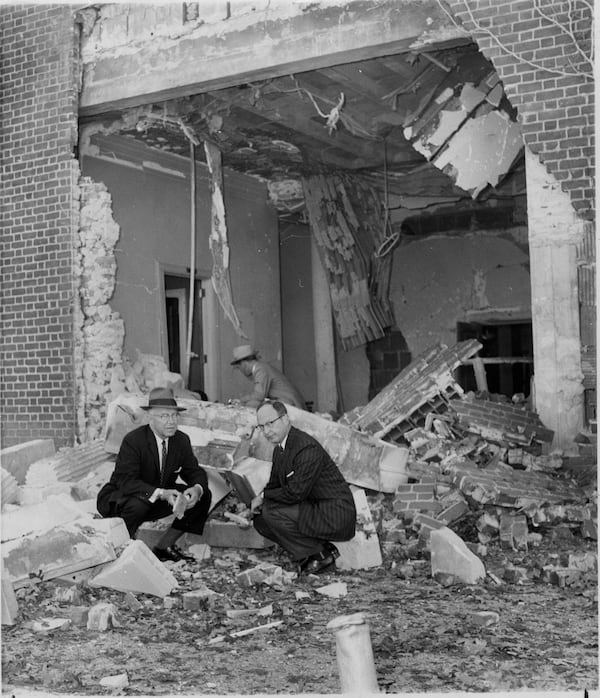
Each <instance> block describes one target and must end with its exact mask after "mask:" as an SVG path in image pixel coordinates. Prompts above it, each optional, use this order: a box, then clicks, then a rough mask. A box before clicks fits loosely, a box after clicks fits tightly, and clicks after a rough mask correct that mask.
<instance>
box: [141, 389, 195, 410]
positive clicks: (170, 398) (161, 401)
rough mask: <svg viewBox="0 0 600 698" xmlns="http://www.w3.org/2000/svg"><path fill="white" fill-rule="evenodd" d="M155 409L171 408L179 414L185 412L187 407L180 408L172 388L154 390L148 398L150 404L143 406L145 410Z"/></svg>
mask: <svg viewBox="0 0 600 698" xmlns="http://www.w3.org/2000/svg"><path fill="white" fill-rule="evenodd" d="M153 407H171V408H173V409H175V410H177V411H178V412H184V411H185V409H186V408H185V407H178V406H177V402H176V401H175V396H174V395H173V391H172V390H171V388H152V390H151V391H150V395H149V396H148V404H147V405H142V409H143V410H151V409H152V408H153Z"/></svg>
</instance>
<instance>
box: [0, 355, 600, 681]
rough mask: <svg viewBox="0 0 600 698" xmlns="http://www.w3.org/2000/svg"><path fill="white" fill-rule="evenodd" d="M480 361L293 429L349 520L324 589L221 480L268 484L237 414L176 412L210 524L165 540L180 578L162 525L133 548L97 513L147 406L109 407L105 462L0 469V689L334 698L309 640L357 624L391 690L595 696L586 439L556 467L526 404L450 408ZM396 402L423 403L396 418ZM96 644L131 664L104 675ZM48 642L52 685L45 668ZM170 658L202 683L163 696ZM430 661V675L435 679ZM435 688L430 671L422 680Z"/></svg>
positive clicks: (432, 368)
mask: <svg viewBox="0 0 600 698" xmlns="http://www.w3.org/2000/svg"><path fill="white" fill-rule="evenodd" d="M476 351H477V346H476V343H475V344H474V343H472V342H470V343H463V344H461V345H457V347H453V348H450V349H447V348H446V349H442V350H441V351H438V352H437V353H436V352H434V351H431V352H429V354H428V355H427V356H428V361H426V362H424V361H423V359H422V357H421V358H420V359H419V360H418V361H417V362H413V363H414V365H413V364H411V365H410V366H409V367H407V369H405V370H404V371H403V372H401V373H400V374H399V376H398V377H397V379H396V381H394V382H393V383H392V384H391V385H390V386H389V387H388V388H386V389H384V391H382V392H384V393H386V392H387V393H388V394H387V395H381V394H380V396H377V397H376V398H375V400H374V401H373V403H372V404H371V403H370V404H369V405H367V406H365V407H364V408H357V409H356V410H354V411H353V413H352V414H348V415H345V416H344V417H343V418H342V420H341V421H340V422H339V423H336V422H332V421H331V420H330V419H327V418H325V417H324V416H320V415H314V414H310V413H303V412H302V411H301V410H298V411H297V412H298V414H297V413H296V412H294V413H293V414H292V415H291V417H292V421H294V423H297V424H298V426H300V428H304V429H306V430H307V431H310V432H311V433H313V434H314V435H315V436H316V437H317V438H320V440H321V441H322V442H323V443H324V445H325V444H326V447H329V449H331V451H332V452H333V454H334V455H335V457H336V458H337V459H339V461H340V463H341V464H342V467H343V470H342V472H343V473H344V475H345V477H346V479H347V480H348V482H349V483H350V484H351V490H352V492H353V496H354V499H355V503H356V508H357V527H356V535H355V537H354V539H352V540H351V541H346V542H340V543H337V542H336V546H337V547H338V548H339V551H340V557H339V558H337V559H336V561H335V566H332V569H331V570H327V571H326V572H325V573H323V574H321V575H308V576H298V574H297V571H296V569H295V568H294V566H293V565H291V564H290V562H289V561H288V560H287V558H286V557H285V555H283V554H282V552H281V551H280V550H279V549H278V548H276V547H274V546H273V544H272V543H271V542H270V541H268V540H267V539H265V538H263V537H262V536H260V535H259V534H258V533H257V532H256V531H255V529H254V528H253V527H252V525H251V517H250V512H249V508H248V502H247V501H244V500H247V495H246V496H244V495H243V493H242V488H241V485H239V483H238V485H237V486H236V482H235V477H232V476H231V475H230V473H231V472H234V471H235V469H236V467H237V466H239V465H240V464H243V466H242V467H240V469H239V472H238V473H236V474H237V475H239V476H240V477H243V478H244V482H245V483H246V484H247V485H248V486H250V487H251V488H254V491H256V490H258V489H260V487H261V482H264V481H265V472H268V468H267V470H266V471H265V464H266V465H267V466H268V465H269V463H270V452H269V446H268V444H266V442H265V440H264V439H261V436H260V434H258V433H257V432H258V430H255V429H254V424H255V415H254V411H253V410H249V409H247V408H240V407H239V406H237V407H232V406H224V405H217V404H214V403H207V402H201V401H199V400H194V399H193V398H192V397H191V396H190V395H187V394H186V395H185V396H184V397H183V398H181V399H183V400H185V401H186V406H188V411H187V412H186V413H183V414H184V415H185V416H184V417H183V418H182V425H181V426H182V429H183V430H184V431H186V432H187V433H188V434H189V435H190V438H191V439H192V443H193V447H194V450H195V453H196V455H197V457H198V458H199V461H200V462H201V464H204V465H205V466H207V470H209V484H210V487H211V491H212V492H213V508H212V511H211V515H210V518H209V520H208V522H207V524H206V527H205V532H204V534H203V535H202V536H194V535H192V534H185V535H184V536H183V537H182V538H181V539H180V543H181V545H182V547H184V548H185V549H186V550H187V552H188V553H189V554H190V555H191V556H192V559H191V560H182V561H180V562H177V563H171V562H166V563H162V562H160V561H159V560H158V559H157V558H156V556H154V554H153V553H152V552H151V548H152V546H153V545H154V544H155V543H156V541H157V540H158V538H159V537H160V536H161V535H162V531H163V530H164V529H165V528H166V527H168V526H169V523H170V520H171V519H172V517H171V518H169V517H167V518H166V519H163V520H160V521H157V522H148V523H146V524H144V525H143V526H142V527H140V530H139V532H138V536H137V539H136V540H133V541H132V540H130V539H129V536H128V534H127V530H126V528H125V526H124V524H123V521H122V520H121V519H118V518H116V519H100V518H99V517H98V515H97V513H96V511H95V497H96V494H97V492H98V490H99V489H100V487H101V485H102V484H103V483H104V482H105V481H106V480H107V479H108V477H109V475H110V472H111V471H112V468H113V467H114V459H115V454H116V451H117V450H118V445H119V444H120V438H122V436H123V435H124V433H126V432H127V431H129V430H130V429H132V428H134V427H136V426H138V425H139V423H141V421H140V420H143V419H144V418H145V412H144V411H143V410H141V409H140V405H143V404H145V401H146V397H145V396H141V395H137V394H135V395H131V394H124V395H122V396H120V397H119V398H118V399H117V400H116V401H115V402H114V403H112V404H111V406H110V409H109V417H108V423H107V429H106V439H105V440H104V441H103V442H99V441H97V440H96V441H92V442H89V443H88V444H81V445H78V446H76V447H74V448H72V449H68V448H67V449H61V450H60V451H58V452H55V450H54V446H53V443H52V442H51V441H48V440H36V441H34V442H29V443H27V444H22V445H20V446H18V447H12V448H10V449H4V450H3V451H2V473H1V476H2V518H3V526H2V624H3V634H4V639H5V642H4V643H3V669H4V670H3V681H4V683H5V686H6V687H8V688H9V687H10V686H11V685H13V684H15V685H21V686H27V685H40V684H41V685H44V686H51V687H52V688H54V689H56V688H58V689H60V690H63V691H66V692H77V691H80V690H81V689H82V688H85V689H86V690H88V691H92V692H94V687H96V690H97V686H98V685H101V686H103V687H105V688H106V689H107V690H110V691H112V692H122V691H123V690H125V689H127V690H134V689H135V692H138V693H161V692H163V693H164V692H165V691H164V689H163V687H164V686H165V685H167V686H168V687H169V688H168V691H167V692H170V693H173V692H175V693H176V692H182V693H184V692H201V693H205V692H209V693H210V692H212V693H226V692H239V693H248V692H257V693H264V692H267V693H268V692H273V693H279V692H292V693H303V692H316V693H322V692H330V693H336V692H338V689H339V685H338V681H337V677H336V676H335V669H333V671H332V666H334V665H335V657H334V656H333V658H332V644H331V638H330V637H329V635H328V633H327V629H326V627H325V626H326V623H327V621H328V620H329V619H330V618H331V617H333V616H335V615H339V614H340V613H355V612H357V611H360V612H366V613H368V614H369V615H370V616H371V617H372V619H373V621H372V622H371V628H372V634H373V650H374V656H375V659H376V663H377V669H378V678H379V681H380V685H381V686H382V687H385V688H386V689H390V688H393V689H395V690H396V691H407V690H408V691H410V690H413V691H414V690H419V691H421V690H448V689H457V690H458V689H460V690H464V689H470V690H512V689H518V688H538V689H542V688H547V689H548V688H552V689H556V688H568V689H577V688H582V687H590V686H591V685H592V683H593V681H594V680H595V679H594V678H593V677H594V676H595V675H596V674H595V667H596V664H595V661H594V660H593V657H594V656H595V654H596V649H597V635H594V633H595V630H594V628H595V627H596V624H595V621H594V618H595V617H596V615H594V614H597V610H596V605H597V570H598V561H597V552H596V541H597V519H598V514H597V482H596V460H597V459H596V434H595V433H588V432H586V433H582V434H580V435H579V436H578V437H577V439H576V440H575V442H574V444H573V447H572V449H570V451H569V452H568V453H566V452H561V451H557V450H553V449H552V446H551V443H552V436H553V435H552V432H551V431H549V430H547V429H545V427H544V425H543V424H542V423H541V422H540V420H539V418H538V416H537V415H536V413H535V412H534V411H533V410H532V409H531V408H530V406H528V404H527V402H526V401H524V399H522V398H521V397H518V398H516V399H514V400H511V399H509V398H506V397H504V396H497V395H493V394H489V393H468V394H464V393H463V392H462V391H461V390H460V389H459V388H458V387H457V385H456V384H455V383H454V382H453V379H452V371H453V370H454V368H455V367H456V365H458V364H457V362H458V363H460V362H461V361H462V360H466V359H467V358H468V357H470V356H472V355H473V353H475V352H476ZM145 363H146V364H147V363H148V362H145ZM151 363H152V362H150V364H151ZM150 364H148V365H150ZM419 367H420V369H419ZM419 370H421V371H424V372H425V373H424V375H420V374H419ZM419 376H420V378H419V380H417V377H419ZM410 381H413V383H412V385H414V386H417V387H419V386H421V388H422V392H421V393H420V396H417V398H415V399H414V400H413V397H414V396H412V397H411V401H410V402H407V401H405V400H406V399H407V396H408V395H409V392H408V391H407V386H408V385H409V382H410ZM425 398H426V399H425ZM394 409H396V410H397V411H396V412H394ZM105 449H106V450H105ZM5 453H6V454H7V455H6V457H5ZM249 464H250V465H251V466H252V467H249ZM248 468H249V469H248ZM259 471H261V473H262V474H261V476H260V478H259V479H256V477H255V476H256V474H257V473H258V472H259ZM228 473H229V476H227V474H228ZM390 473H393V477H390ZM224 474H225V475H224ZM34 483H37V484H34ZM538 602H539V603H540V604H542V603H546V604H547V603H550V604H551V605H552V608H553V614H555V615H554V616H553V624H552V627H553V630H552V632H553V633H554V635H553V640H552V642H550V643H547V644H544V637H545V635H546V634H547V632H546V630H545V629H544V628H547V627H549V626H548V623H549V621H548V623H546V625H544V622H545V621H544V620H543V619H544V617H545V616H544V613H545V612H546V611H544V610H542V607H541V606H540V608H539V609H537V610H535V609H534V606H535V605H536V604H537V603H538ZM527 604H532V610H531V611H529V610H528V608H529V606H527ZM544 608H545V607H544ZM560 613H562V614H563V617H562V619H561V620H559V619H558V618H557V617H556V614H560ZM267 617H268V618H272V620H270V621H269V622H268V623H261V622H260V620H261V619H262V618H267ZM555 620H558V623H556V622H554V621H555ZM411 628H412V629H411ZM413 629H414V630H413ZM569 633H570V635H569V637H570V640H569V641H567V639H566V635H568V634H569ZM113 634H116V635H120V636H122V637H123V638H126V639H127V638H129V641H128V643H127V644H128V645H130V646H131V649H130V651H129V654H128V655H127V656H125V657H124V658H123V660H122V662H121V663H117V665H115V664H114V663H111V661H110V658H111V657H113V656H114V655H113V654H112V652H113V650H112V648H111V642H114V641H111V640H110V637H111V636H113ZM516 634H517V635H518V636H523V637H525V636H526V637H527V646H526V645H525V640H523V641H522V644H519V642H518V641H516V640H515V636H516ZM559 634H564V635H565V639H564V644H562V645H561V641H560V639H557V638H558V635H559ZM54 637H56V638H60V639H59V640H57V641H59V642H60V643H62V644H61V648H62V650H64V651H61V658H62V659H63V660H64V661H66V662H67V664H65V667H64V669H63V668H62V667H60V668H59V667H58V666H54V665H53V662H55V659H54V654H55V653H53V651H52V643H53V642H54V640H53V638H54ZM299 637H301V638H302V642H301V643H300V645H301V646H299V643H298V638H299ZM38 638H40V639H38ZM41 638H45V639H44V640H43V641H42V640H41ZM102 638H107V639H106V640H103V639H102ZM182 638H183V639H182ZM42 642H46V644H41V643H42ZM119 642H121V640H119ZM48 643H50V644H48ZM243 643H246V644H243ZM573 643H574V644H573ZM180 645H181V652H184V651H189V646H190V645H191V646H195V647H201V648H202V650H203V653H204V652H209V653H216V654H208V655H206V656H207V657H210V660H208V659H207V661H210V662H212V663H213V665H214V667H213V668H214V671H213V672H211V671H208V673H207V670H206V667H205V669H204V672H203V673H198V675H196V674H195V673H194V671H193V670H191V673H190V676H191V678H190V679H189V680H188V681H187V683H186V682H185V681H182V680H178V682H175V683H174V679H173V678H172V676H171V675H170V674H169V673H168V671H167V668H166V667H165V666H164V660H163V657H164V656H166V655H169V656H172V657H173V661H180V659H181V661H183V659H182V657H181V658H179V652H180V649H179V647H180ZM238 645H239V646H240V650H239V653H238V650H236V649H235V646H238ZM534 645H535V647H534ZM88 646H89V649H90V651H89V652H88V651H87V649H82V648H87V647H88ZM242 646H243V648H244V649H241V648H242ZM71 648H72V649H71ZM76 648H77V649H76ZM94 648H95V649H94ZM224 649H226V651H227V653H229V652H232V653H235V654H236V661H237V662H239V663H240V666H245V667H246V675H245V677H244V678H245V683H243V684H242V683H240V681H241V679H240V678H239V676H237V675H236V676H234V675H233V674H232V673H231V672H229V671H228V670H227V665H226V664H222V663H221V661H220V659H219V657H220V656H221V655H220V654H218V653H222V652H223V650H224ZM31 652H33V653H34V655H35V657H36V658H37V659H36V660H35V664H33V663H32V662H31V661H30V660H29V659H28V657H29V656H30V654H31ZM435 652H440V653H442V654H443V657H444V660H443V661H440V662H437V661H432V657H433V656H434V653H435ZM102 653H104V657H105V658H104V659H103V658H102V656H103V654H102ZM246 654H247V656H246ZM242 655H243V656H242ZM182 656H183V655H182ZM85 657H87V659H85ZM561 657H562V659H564V661H565V662H566V664H565V663H562V664H561V663H560V662H558V659H559V658H561ZM500 659H502V662H504V664H506V666H505V667H504V664H502V663H499V662H500ZM274 661H277V662H278V663H280V664H281V666H288V672H287V674H285V676H283V678H281V679H280V682H279V683H277V684H273V683H270V681H271V680H270V679H269V678H268V677H269V676H270V675H271V674H272V673H273V672H272V666H273V662H274ZM307 662H308V664H309V665H310V666H311V667H313V670H312V674H311V675H310V676H308V675H307V674H306V672H305V670H304V669H303V668H302V667H305V666H307V665H308V664H307ZM465 662H466V663H465ZM536 662H537V664H536ZM542 665H543V669H542ZM431 666H439V669H438V670H436V671H435V672H433V673H431V670H430V667H431ZM142 667H144V668H143V669H142ZM263 667H264V668H263ZM519 667H522V669H519ZM525 667H528V669H526V668H525ZM121 669H122V670H123V671H120V670H121ZM520 671H522V672H523V673H522V674H520V673H519V672H520ZM528 671H529V673H527V672H528ZM253 672H255V673H253ZM238 673H239V672H238ZM252 676H255V677H256V680H255V681H254V683H253V679H251V678H249V677H252ZM459 677H460V678H459Z"/></svg>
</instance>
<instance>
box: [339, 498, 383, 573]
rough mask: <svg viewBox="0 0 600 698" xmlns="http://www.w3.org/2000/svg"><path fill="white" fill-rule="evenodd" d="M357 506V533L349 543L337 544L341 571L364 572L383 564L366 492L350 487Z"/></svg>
mask: <svg viewBox="0 0 600 698" xmlns="http://www.w3.org/2000/svg"><path fill="white" fill-rule="evenodd" d="M350 491H351V492H352V496H353V497H354V504H355V506H356V533H355V534H354V537H353V538H352V539H351V540H349V541H340V542H336V543H335V546H336V548H337V549H338V550H339V551H340V556H339V557H338V559H337V560H336V561H335V564H336V567H337V568H338V569H340V570H364V569H369V568H371V567H379V566H380V565H381V564H382V558H381V547H380V545H379V537H378V536H377V530H376V528H375V524H374V523H373V517H372V516H371V510H370V509H369V504H368V502H367V496H366V494H365V492H364V490H362V489H360V488H359V487H354V486H351V487H350Z"/></svg>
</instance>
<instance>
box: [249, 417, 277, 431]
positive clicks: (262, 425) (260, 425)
mask: <svg viewBox="0 0 600 698" xmlns="http://www.w3.org/2000/svg"><path fill="white" fill-rule="evenodd" d="M282 417H283V415H282V414H280V415H279V417H275V419H272V420H271V421H270V422H265V423H264V424H257V425H256V428H257V429H260V430H261V431H264V430H265V429H266V427H270V426H271V424H275V422H276V421H277V420H278V419H281V418H282Z"/></svg>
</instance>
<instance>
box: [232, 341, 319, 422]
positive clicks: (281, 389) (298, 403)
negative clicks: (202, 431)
mask: <svg viewBox="0 0 600 698" xmlns="http://www.w3.org/2000/svg"><path fill="white" fill-rule="evenodd" d="M231 365H232V366H235V367H236V368H239V369H240V371H241V372H242V373H243V374H244V375H245V376H246V378H249V379H250V380H251V381H252V382H253V383H254V389H253V391H252V392H251V393H248V394H247V395H242V397H241V398H239V401H240V402H241V403H242V405H247V406H248V407H258V406H259V405H260V404H261V403H262V402H263V401H264V400H267V399H269V400H281V402H285V403H286V404H287V405H293V406H294V407H299V408H300V409H301V410H305V409H306V404H305V402H304V398H303V397H302V395H301V394H300V391H299V390H298V389H297V388H296V387H295V386H293V385H292V384H291V383H290V381H289V380H288V379H287V378H286V377H285V376H284V375H283V373H281V371H278V370H277V369H276V368H275V367H274V366H271V364H268V363H267V362H266V361H260V360H259V359H258V358H257V352H256V350H255V349H254V348H253V347H252V345H250V344H242V345H241V346H239V347H234V349H233V361H232V362H231Z"/></svg>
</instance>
